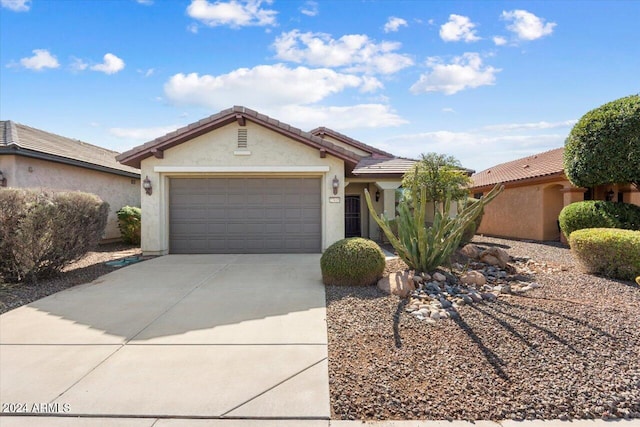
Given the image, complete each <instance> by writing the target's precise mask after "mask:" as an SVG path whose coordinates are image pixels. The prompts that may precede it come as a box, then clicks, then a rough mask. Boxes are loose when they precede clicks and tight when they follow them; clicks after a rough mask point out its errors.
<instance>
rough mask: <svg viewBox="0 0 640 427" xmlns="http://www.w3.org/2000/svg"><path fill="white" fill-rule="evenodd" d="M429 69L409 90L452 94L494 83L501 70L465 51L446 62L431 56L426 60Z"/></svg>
mask: <svg viewBox="0 0 640 427" xmlns="http://www.w3.org/2000/svg"><path fill="white" fill-rule="evenodd" d="M427 66H428V67H429V68H431V71H430V72H428V73H426V74H422V75H421V76H420V79H419V80H418V81H417V82H416V83H414V84H413V86H411V92H413V93H421V92H443V93H444V94H446V95H453V94H454V93H456V92H460V91H461V90H465V89H471V88H476V87H480V86H487V85H493V84H495V80H496V74H497V73H498V72H500V71H501V70H500V69H498V68H494V67H491V66H485V65H483V64H482V58H480V55H479V54H478V53H473V52H467V53H464V54H463V55H462V56H456V57H455V58H453V61H452V62H451V63H449V64H446V63H444V62H443V61H442V59H441V58H440V57H432V58H429V59H428V61H427Z"/></svg>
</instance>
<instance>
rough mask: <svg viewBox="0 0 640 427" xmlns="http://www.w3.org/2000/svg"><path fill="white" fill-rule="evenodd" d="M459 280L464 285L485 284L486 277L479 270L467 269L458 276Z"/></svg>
mask: <svg viewBox="0 0 640 427" xmlns="http://www.w3.org/2000/svg"><path fill="white" fill-rule="evenodd" d="M460 281H461V282H462V283H464V284H466V285H476V286H482V285H486V284H487V278H486V277H484V274H482V273H481V272H480V271H475V270H472V271H467V272H466V273H464V274H463V275H462V276H460Z"/></svg>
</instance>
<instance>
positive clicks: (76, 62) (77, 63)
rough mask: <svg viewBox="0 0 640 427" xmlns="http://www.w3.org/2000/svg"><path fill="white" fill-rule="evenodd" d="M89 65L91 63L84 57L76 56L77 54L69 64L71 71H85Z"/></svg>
mask: <svg viewBox="0 0 640 427" xmlns="http://www.w3.org/2000/svg"><path fill="white" fill-rule="evenodd" d="M88 66H89V64H87V63H86V62H84V61H83V60H82V59H80V58H76V57H75V56H72V57H71V64H70V65H69V68H71V71H75V72H79V71H84V70H86V69H87V67H88Z"/></svg>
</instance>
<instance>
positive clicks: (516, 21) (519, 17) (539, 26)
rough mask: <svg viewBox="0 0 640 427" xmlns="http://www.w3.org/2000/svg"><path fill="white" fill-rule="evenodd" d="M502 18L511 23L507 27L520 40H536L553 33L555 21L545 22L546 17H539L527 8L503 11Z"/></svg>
mask: <svg viewBox="0 0 640 427" xmlns="http://www.w3.org/2000/svg"><path fill="white" fill-rule="evenodd" d="M500 18H501V19H503V20H505V21H510V22H511V23H510V24H509V25H507V29H508V30H509V31H511V32H513V33H514V34H515V35H516V37H517V38H518V39H520V40H536V39H539V38H541V37H544V36H548V35H550V34H551V33H553V27H555V26H556V25H557V24H556V23H555V22H547V23H545V20H544V18H539V17H537V16H536V15H534V14H533V13H531V12H528V11H526V10H511V11H508V12H507V11H503V12H502V15H500Z"/></svg>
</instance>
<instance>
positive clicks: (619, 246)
mask: <svg viewBox="0 0 640 427" xmlns="http://www.w3.org/2000/svg"><path fill="white" fill-rule="evenodd" d="M569 242H570V244H571V252H572V253H573V255H574V256H575V257H576V258H577V259H578V261H579V262H580V264H581V265H582V267H583V269H584V270H585V271H586V272H587V273H597V274H602V275H604V276H607V277H612V278H616V279H623V280H634V278H635V277H636V276H639V275H640V231H633V230H621V229H617V228H585V229H583V230H578V231H574V232H573V233H571V235H570V236H569Z"/></svg>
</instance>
